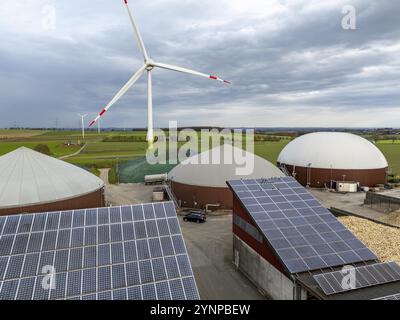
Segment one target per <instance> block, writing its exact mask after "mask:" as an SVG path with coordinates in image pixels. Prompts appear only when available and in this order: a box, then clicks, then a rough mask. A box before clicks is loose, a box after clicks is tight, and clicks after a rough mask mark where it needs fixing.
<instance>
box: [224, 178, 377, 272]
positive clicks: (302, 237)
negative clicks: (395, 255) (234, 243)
mask: <svg viewBox="0 0 400 320" xmlns="http://www.w3.org/2000/svg"><path fill="white" fill-rule="evenodd" d="M228 185H229V186H230V187H231V189H232V190H233V192H234V193H235V194H236V196H237V197H238V198H239V200H240V201H241V203H242V204H243V206H244V207H245V208H246V210H247V211H248V213H249V214H250V216H251V217H252V218H253V220H254V221H255V223H256V224H257V226H258V227H259V229H260V230H261V231H262V233H263V235H264V236H265V237H266V239H267V240H268V242H269V243H270V244H271V246H272V247H273V249H274V250H275V251H276V253H277V254H278V256H279V257H280V259H281V261H282V262H283V264H284V265H285V266H286V268H287V270H288V271H289V272H290V273H299V272H304V271H311V270H317V269H322V268H327V267H334V266H340V265H345V264H349V263H355V262H361V261H370V260H376V259H377V257H376V256H375V254H374V253H372V252H371V251H370V250H369V249H368V248H367V247H366V246H365V245H364V244H363V243H362V242H361V241H359V240H358V239H357V238H356V237H355V236H354V235H353V234H352V233H351V232H350V231H349V230H348V229H347V228H346V227H345V226H344V225H343V224H341V223H340V222H339V221H338V220H337V219H336V217H335V216H334V215H333V214H332V213H331V212H330V211H329V210H328V209H326V208H325V207H323V206H322V205H321V204H320V203H319V202H318V200H317V199H315V197H314V196H313V195H311V194H310V193H309V192H308V191H307V190H306V189H305V188H304V187H303V186H301V185H300V184H299V183H298V182H297V181H296V180H295V179H294V178H293V177H282V178H272V179H258V180H255V179H249V180H234V181H228Z"/></svg>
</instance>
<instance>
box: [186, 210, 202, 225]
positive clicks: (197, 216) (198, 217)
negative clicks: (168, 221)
mask: <svg viewBox="0 0 400 320" xmlns="http://www.w3.org/2000/svg"><path fill="white" fill-rule="evenodd" d="M206 220H207V218H206V215H205V214H204V213H201V212H195V211H191V212H189V213H187V214H185V216H184V217H183V221H193V222H196V223H203V222H206Z"/></svg>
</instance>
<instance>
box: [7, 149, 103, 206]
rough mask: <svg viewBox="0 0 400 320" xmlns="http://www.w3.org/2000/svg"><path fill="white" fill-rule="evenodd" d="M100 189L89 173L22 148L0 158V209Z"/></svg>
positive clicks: (63, 197)
mask: <svg viewBox="0 0 400 320" xmlns="http://www.w3.org/2000/svg"><path fill="white" fill-rule="evenodd" d="M103 186H104V182H103V181H102V180H101V179H99V178H98V177H96V176H95V175H93V174H91V173H90V172H88V171H86V170H84V169H81V168H79V167H77V166H74V165H72V164H69V163H67V162H64V161H61V160H58V159H55V158H53V157H49V156H47V155H44V154H42V153H39V152H36V151H34V150H31V149H28V148H25V147H21V148H19V149H17V150H15V151H13V152H10V153H8V154H6V155H4V156H2V157H0V208H5V207H22V206H28V205H38V204H44V203H51V202H56V201H61V200H67V199H72V198H76V197H78V196H83V195H85V194H89V193H92V192H94V191H96V190H99V189H100V188H102V187H103Z"/></svg>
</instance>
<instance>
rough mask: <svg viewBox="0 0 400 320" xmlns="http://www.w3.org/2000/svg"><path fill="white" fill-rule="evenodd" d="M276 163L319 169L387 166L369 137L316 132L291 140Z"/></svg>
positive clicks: (378, 167) (359, 168)
mask: <svg viewBox="0 0 400 320" xmlns="http://www.w3.org/2000/svg"><path fill="white" fill-rule="evenodd" d="M278 162H279V163H283V164H287V165H295V166H300V167H307V166H308V165H309V164H311V165H310V166H311V167H312V168H321V169H330V168H333V169H353V170H363V169H364V170H365V169H382V168H386V167H387V166H388V163H387V161H386V159H385V156H384V155H383V154H382V152H381V151H380V150H379V149H378V148H377V147H376V146H375V145H374V144H372V143H371V142H369V141H368V140H366V139H364V138H362V137H360V136H358V135H355V134H350V133H343V132H315V133H309V134H305V135H303V136H300V137H298V138H296V139H294V140H293V141H291V142H290V143H289V144H288V145H287V146H286V147H285V148H284V149H283V150H282V151H281V153H280V155H279V157H278Z"/></svg>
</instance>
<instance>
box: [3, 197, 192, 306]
mask: <svg viewBox="0 0 400 320" xmlns="http://www.w3.org/2000/svg"><path fill="white" fill-rule="evenodd" d="M159 229H161V231H160V230H159ZM46 266H52V267H54V269H55V283H56V287H55V288H54V289H48V288H46V287H43V283H45V282H46V277H45V275H44V274H43V273H42V271H43V268H44V267H46ZM175 298H176V299H199V294H198V290H197V286H196V283H195V280H194V277H193V271H192V268H191V265H190V261H189V257H188V255H187V251H186V247H185V244H184V241H183V237H182V233H181V229H180V226H179V222H178V219H177V217H176V211H175V207H174V205H173V203H171V202H165V203H157V204H145V205H134V206H122V207H112V208H99V209H87V210H77V211H65V212H50V213H38V214H31V215H26V216H24V215H18V216H7V217H0V299H8V300H15V299H17V300H19V299H28V300H29V299H45V300H46V299H68V300H70V299H71V300H72V299H73V300H76V299H82V300H87V299H88V300H93V299H98V300H103V299H114V300H119V299H175Z"/></svg>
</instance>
